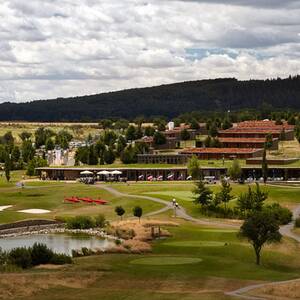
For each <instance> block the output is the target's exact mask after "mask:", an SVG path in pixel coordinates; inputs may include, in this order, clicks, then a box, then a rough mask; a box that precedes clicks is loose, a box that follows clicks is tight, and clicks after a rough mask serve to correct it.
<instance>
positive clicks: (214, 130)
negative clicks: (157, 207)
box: [209, 123, 218, 137]
mask: <svg viewBox="0 0 300 300" xmlns="http://www.w3.org/2000/svg"><path fill="white" fill-rule="evenodd" d="M209 135H210V136H212V137H216V136H217V135H218V127H217V125H216V124H215V123H213V124H212V125H211V127H210V129H209Z"/></svg>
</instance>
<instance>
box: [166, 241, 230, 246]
mask: <svg viewBox="0 0 300 300" xmlns="http://www.w3.org/2000/svg"><path fill="white" fill-rule="evenodd" d="M165 245H168V246H174V247H225V246H227V243H226V242H225V243H224V242H216V241H179V242H170V243H165Z"/></svg>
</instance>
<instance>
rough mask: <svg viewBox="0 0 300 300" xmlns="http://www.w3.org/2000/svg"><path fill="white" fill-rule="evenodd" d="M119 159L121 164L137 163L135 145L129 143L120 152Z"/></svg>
mask: <svg viewBox="0 0 300 300" xmlns="http://www.w3.org/2000/svg"><path fill="white" fill-rule="evenodd" d="M120 158H121V161H122V163H123V164H134V163H137V153H136V149H135V147H133V146H132V145H129V146H128V147H126V149H125V150H124V151H123V152H122V154H121V157H120Z"/></svg>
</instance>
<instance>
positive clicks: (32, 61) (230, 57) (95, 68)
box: [0, 0, 300, 102]
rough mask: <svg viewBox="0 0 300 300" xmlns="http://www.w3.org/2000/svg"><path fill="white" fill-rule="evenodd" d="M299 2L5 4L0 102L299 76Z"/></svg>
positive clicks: (1, 8)
mask: <svg viewBox="0 0 300 300" xmlns="http://www.w3.org/2000/svg"><path fill="white" fill-rule="evenodd" d="M212 3H213V4H212ZM249 3H251V5H249ZM297 4H299V1H292V0H291V1H277V0H276V1H267V0H265V1H243V0H230V1H221V0H214V1H201V0H198V1H197V0H195V1H179V0H178V1H171V0H149V1H138V0H122V1H117V0H101V1H97V0H73V1H70V0H44V1H39V0H27V1H19V0H2V1H1V2H0V18H1V24H0V102H3V101H7V100H10V101H27V100H33V99H43V98H56V97H61V96H75V95H84V94H93V93H99V92H104V91H111V90H119V89H123V88H130V87H140V86H149V85H156V84H162V83H171V82H174V81H181V80H197V79H203V78H216V77H225V76H228V77H237V78H240V79H249V78H265V77H277V76H282V77H283V76H288V75H290V74H296V73H299V70H300V63H299V53H300V51H299V50H300V35H299V33H300V20H299V14H300V7H299V5H297ZM191 50H192V55H191V53H190V52H191Z"/></svg>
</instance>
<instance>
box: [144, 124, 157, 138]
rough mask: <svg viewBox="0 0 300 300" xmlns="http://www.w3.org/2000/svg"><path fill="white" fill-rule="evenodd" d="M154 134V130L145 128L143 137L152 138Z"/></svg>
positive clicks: (149, 127) (148, 127)
mask: <svg viewBox="0 0 300 300" xmlns="http://www.w3.org/2000/svg"><path fill="white" fill-rule="evenodd" d="M154 133H155V128H154V127H152V126H147V127H146V128H145V136H153V135H154Z"/></svg>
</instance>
